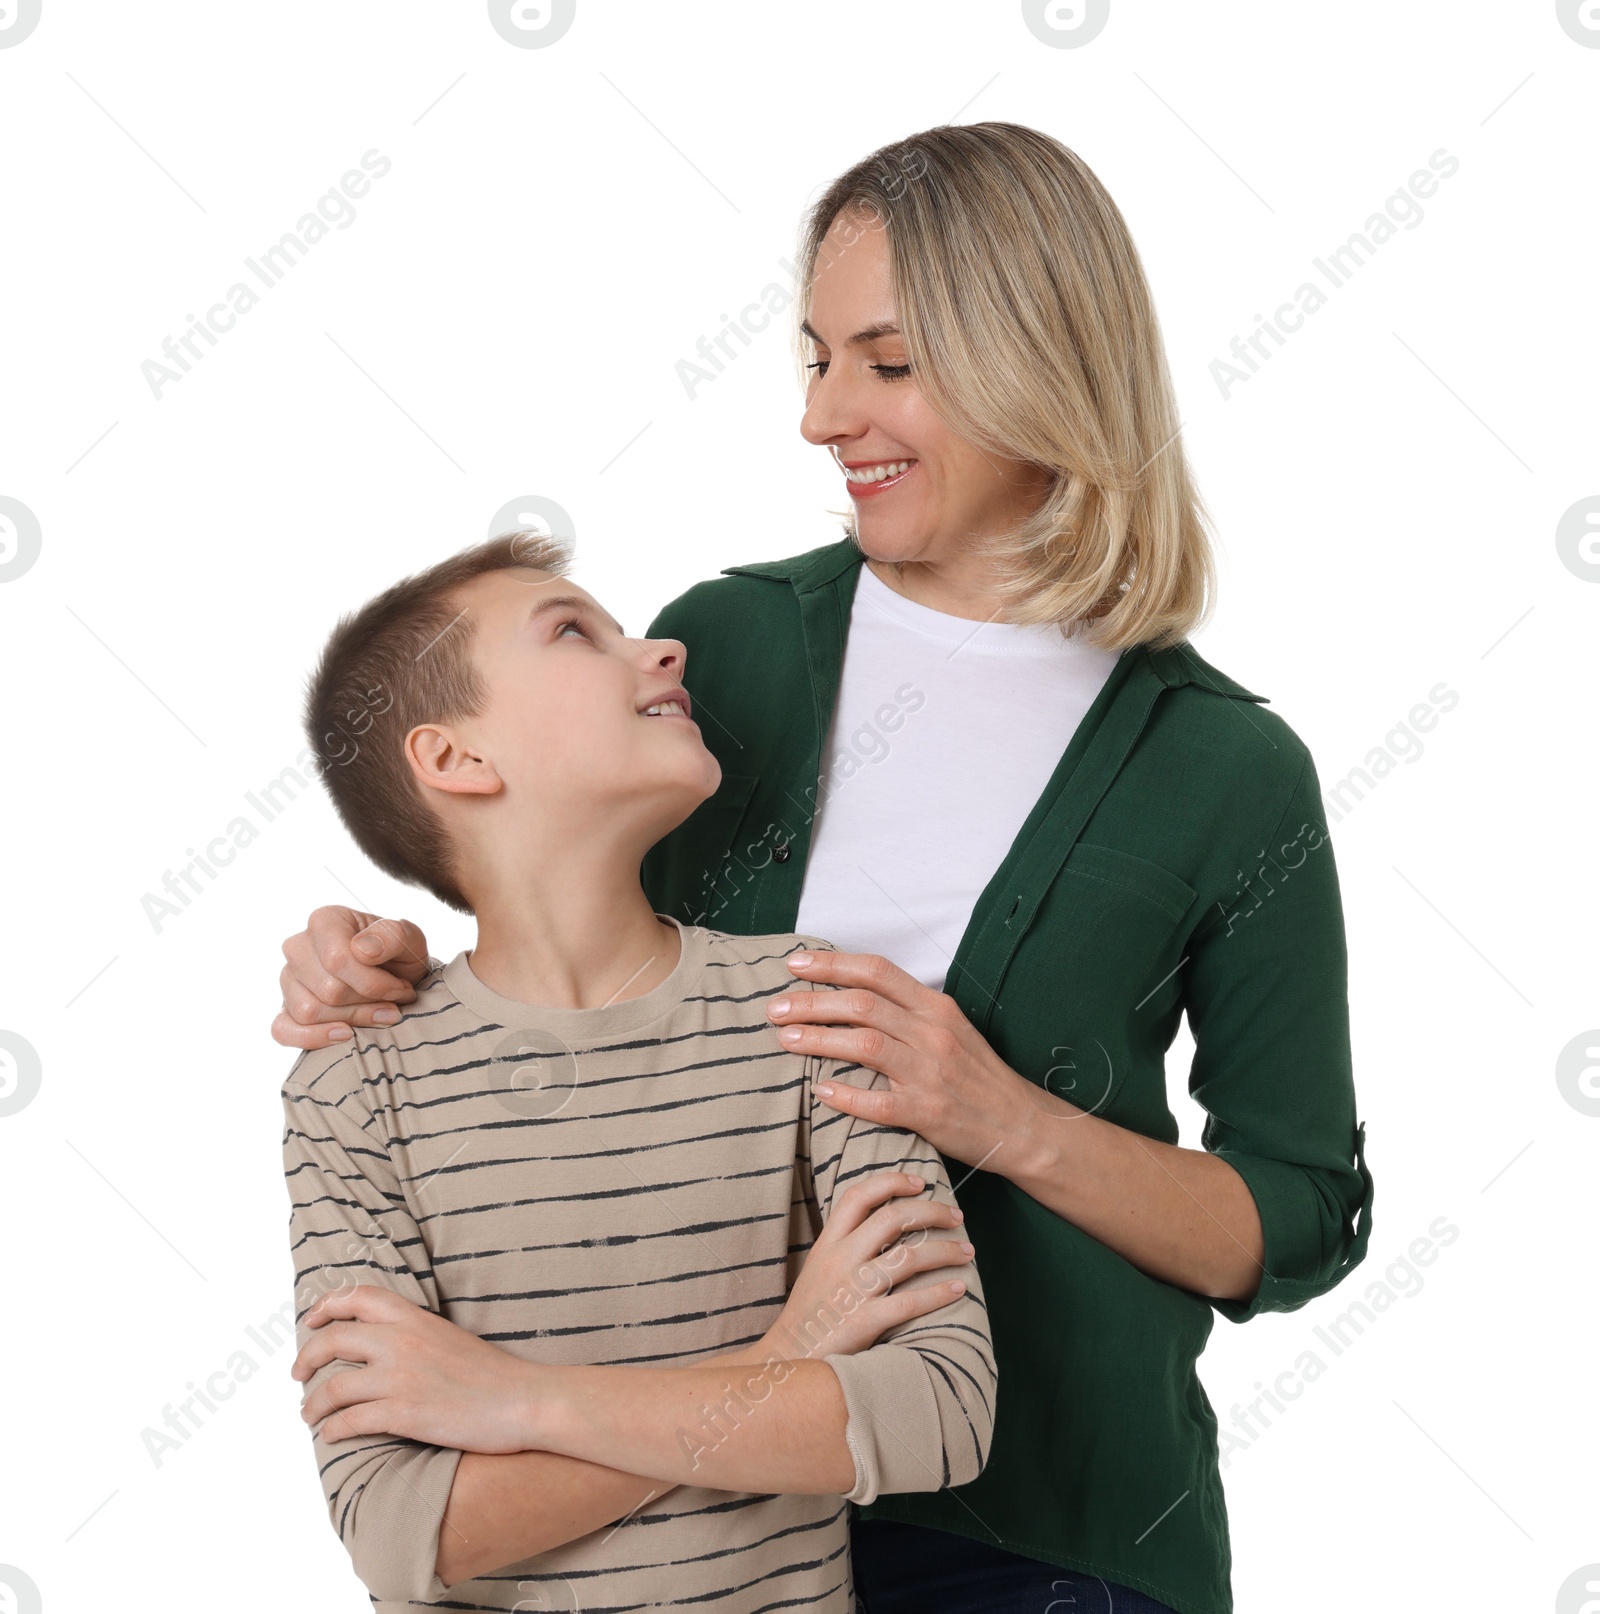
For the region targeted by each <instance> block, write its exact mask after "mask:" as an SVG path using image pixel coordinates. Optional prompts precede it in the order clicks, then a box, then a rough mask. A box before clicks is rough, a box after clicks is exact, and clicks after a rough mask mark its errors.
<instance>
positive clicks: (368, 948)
mask: <svg viewBox="0 0 1600 1614" xmlns="http://www.w3.org/2000/svg"><path fill="white" fill-rule="evenodd" d="M350 945H351V946H352V947H354V948H355V950H356V951H357V952H358V953H360V954H361V956H362V957H363V958H374V957H376V956H377V954H379V953H381V952H382V951H383V944H382V943H381V942H380V941H379V940H378V938H377V937H376V936H357V937H356V939H355V940H354V941H353V942H352V943H351V944H350Z"/></svg>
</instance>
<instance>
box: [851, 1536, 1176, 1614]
mask: <svg viewBox="0 0 1600 1614" xmlns="http://www.w3.org/2000/svg"><path fill="white" fill-rule="evenodd" d="M850 1555H851V1558H852V1560H853V1562H854V1566H855V1579H856V1600H857V1603H856V1606H857V1608H858V1609H859V1610H860V1611H861V1614H928V1611H929V1610H931V1609H936V1610H937V1611H938V1614H1045V1611H1046V1610H1049V1614H1173V1611H1172V1610H1171V1609H1170V1608H1169V1607H1168V1606H1167V1605H1166V1604H1165V1603H1158V1602H1156V1600H1155V1599H1154V1598H1153V1597H1146V1596H1145V1594H1144V1593H1143V1592H1136V1591H1130V1590H1129V1589H1128V1588H1127V1587H1126V1586H1119V1585H1116V1584H1115V1583H1114V1582H1111V1581H1106V1580H1101V1579H1100V1577H1099V1576H1098V1575H1079V1574H1074V1573H1073V1572H1072V1571H1071V1570H1067V1569H1061V1568H1058V1567H1057V1566H1055V1565H1054V1564H1046V1563H1040V1562H1039V1560H1038V1559H1036V1558H1023V1557H1020V1556H1019V1555H1018V1554H1016V1553H1014V1552H1005V1551H1003V1550H1002V1549H1001V1548H999V1547H991V1546H989V1545H987V1544H986V1543H985V1542H982V1541H969V1540H968V1539H967V1538H966V1537H965V1536H958V1535H952V1534H951V1533H950V1532H949V1531H948V1530H930V1529H928V1528H926V1527H925V1526H923V1525H920V1524H901V1523H899V1522H898V1521H896V1520H894V1519H863V1518H861V1517H860V1516H859V1515H853V1516H852V1520H851V1526H850Z"/></svg>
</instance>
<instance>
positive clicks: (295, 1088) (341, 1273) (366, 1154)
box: [282, 1050, 461, 1608]
mask: <svg viewBox="0 0 1600 1614" xmlns="http://www.w3.org/2000/svg"><path fill="white" fill-rule="evenodd" d="M353 1053H354V1051H353V1050H346V1051H345V1053H344V1054H343V1055H342V1056H340V1058H342V1059H344V1060H350V1059H351V1058H352V1057H353ZM340 1058H332V1059H329V1058H323V1059H322V1060H321V1061H320V1064H321V1069H320V1070H319V1069H318V1068H317V1067H315V1066H313V1067H307V1065H306V1063H305V1062H304V1061H302V1063H301V1064H299V1065H297V1066H296V1068H295V1072H294V1074H293V1075H292V1076H291V1077H290V1079H289V1080H288V1081H287V1082H285V1084H284V1087H283V1094H282V1096H283V1108H284V1135H283V1161H284V1175H285V1179H286V1181H287V1184H288V1189H289V1199H290V1206H291V1209H290V1222H289V1226H290V1242H291V1247H292V1251H293V1255H294V1264H295V1275H294V1276H295V1332H296V1339H297V1344H298V1345H304V1344H305V1343H306V1341H307V1340H308V1339H309V1338H310V1337H311V1335H312V1333H313V1332H314V1330H312V1329H310V1328H308V1327H307V1326H306V1323H305V1316H306V1313H307V1311H309V1310H310V1308H311V1306H312V1305H313V1304H314V1303H315V1302H316V1300H317V1299H318V1297H319V1296H320V1295H323V1294H325V1293H327V1292H329V1291H330V1290H335V1289H339V1288H341V1287H345V1286H349V1285H354V1284H370V1285H373V1286H376V1287H381V1288H385V1289H392V1290H393V1291H394V1292H395V1293H396V1294H399V1295H403V1296H404V1297H405V1298H406V1299H407V1300H410V1301H413V1302H415V1303H416V1304H417V1305H419V1306H426V1307H428V1309H429V1310H431V1311H438V1310H439V1304H438V1295H437V1292H436V1289H435V1286H434V1282H433V1274H432V1272H431V1270H430V1269H429V1267H428V1265H427V1259H428V1258H427V1251H426V1248H425V1246H424V1244H423V1242H422V1236H421V1233H420V1231H419V1230H418V1228H417V1225H416V1223H415V1221H413V1219H412V1217H411V1213H410V1211H409V1210H408V1209H407V1207H406V1202H405V1198H404V1195H403V1193H402V1192H401V1188H400V1183H399V1180H398V1176H397V1174H396V1172H395V1169H394V1167H393V1165H392V1163H391V1161H390V1158H389V1153H388V1150H387V1147H386V1146H385V1143H384V1140H383V1138H382V1137H381V1136H377V1137H374V1136H373V1135H372V1133H371V1131H370V1130H368V1127H370V1123H371V1119H372V1118H371V1116H370V1114H368V1115H367V1116H366V1117H365V1120H366V1122H367V1126H364V1125H363V1122H362V1119H361V1118H359V1108H358V1107H359V1103H360V1101H359V1098H358V1097H357V1096H355V1094H354V1093H351V1092H349V1091H347V1090H346V1088H347V1084H346V1082H344V1081H343V1080H341V1079H340V1077H341V1075H342V1073H343V1067H341V1064H340ZM357 1085H359V1084H357ZM353 1106H355V1107H357V1108H356V1109H352V1107H353ZM408 1257H409V1259H408ZM360 1365H361V1364H359V1363H353V1362H348V1361H343V1360H338V1361H333V1362H330V1363H328V1364H327V1365H326V1366H325V1367H323V1368H321V1369H319V1370H318V1371H317V1373H316V1374H315V1375H314V1376H313V1377H312V1379H311V1380H310V1382H309V1383H308V1384H307V1385H306V1390H307V1392H308V1393H309V1391H310V1390H311V1389H312V1388H313V1387H315V1386H316V1385H319V1384H321V1383H322V1382H323V1381H324V1380H325V1379H327V1378H330V1377H331V1376H332V1375H333V1374H335V1373H339V1372H342V1371H344V1370H345V1369H347V1368H351V1367H357V1366H360ZM312 1444H313V1447H314V1449H315V1454H316V1463H317V1471H318V1474H319V1475H320V1476H321V1480H322V1489H323V1495H324V1497H325V1499H326V1501H327V1507H328V1519H329V1522H330V1523H331V1524H332V1525H333V1528H334V1530H335V1531H336V1532H337V1534H338V1536H339V1539H340V1541H342V1542H343V1543H344V1546H345V1549H346V1551H347V1552H348V1553H349V1554H350V1560H351V1563H352V1565H353V1566H354V1568H355V1572H356V1574H357V1575H359V1576H360V1577H361V1580H362V1581H363V1582H364V1584H365V1585H366V1587H367V1589H368V1591H370V1592H371V1593H372V1596H373V1600H374V1602H375V1603H376V1604H377V1606H378V1607H380V1608H384V1607H388V1606H390V1605H394V1606H406V1605H409V1604H411V1603H413V1602H422V1601H430V1600H432V1599H435V1598H439V1597H443V1596H444V1595H445V1594H446V1591H447V1588H446V1587H445V1585H444V1583H443V1582H442V1581H441V1580H440V1579H439V1578H438V1575H437V1573H436V1572H435V1567H434V1566H435V1562H436V1559H437V1557H438V1546H439V1528H440V1523H441V1521H442V1520H443V1518H444V1511H445V1504H446V1503H447V1502H448V1501H449V1498H450V1489H451V1486H452V1485H453V1484H454V1482H455V1473H456V1467H457V1464H458V1463H459V1462H460V1460H461V1453H460V1452H459V1451H451V1450H447V1449H445V1448H442V1447H439V1446H428V1445H424V1444H422V1443H421V1442H418V1441H414V1440H400V1439H396V1438H394V1437H392V1436H388V1435H382V1436H373V1435H358V1436H353V1437H351V1438H349V1439H346V1440H327V1439H325V1438H324V1437H323V1435H322V1433H321V1431H320V1429H319V1430H318V1431H317V1432H316V1433H315V1434H314V1435H313V1437H312Z"/></svg>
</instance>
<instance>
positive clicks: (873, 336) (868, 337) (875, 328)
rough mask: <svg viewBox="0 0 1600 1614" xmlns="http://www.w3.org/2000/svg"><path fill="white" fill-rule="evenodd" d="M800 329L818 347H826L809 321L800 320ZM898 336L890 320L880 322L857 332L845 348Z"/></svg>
mask: <svg viewBox="0 0 1600 1614" xmlns="http://www.w3.org/2000/svg"><path fill="white" fill-rule="evenodd" d="M800 329H801V330H802V331H804V332H805V334H806V335H807V336H809V337H810V338H811V340H812V341H813V342H815V343H816V344H817V346H818V347H826V346H827V345H828V344H827V343H826V342H824V341H823V340H822V338H821V337H820V336H818V335H817V333H816V332H815V331H814V330H812V329H811V322H810V321H809V320H802V321H801V324H800ZM898 335H900V327H899V326H898V325H897V324H895V322H894V321H893V320H892V319H886V320H880V321H879V322H878V323H877V324H876V325H869V326H868V327H867V328H866V329H865V330H864V331H857V332H856V334H855V335H854V336H852V337H850V338H849V339H848V340H847V341H846V342H845V346H846V347H860V346H861V345H862V344H864V343H866V342H876V341H877V340H878V339H879V337H883V336H898Z"/></svg>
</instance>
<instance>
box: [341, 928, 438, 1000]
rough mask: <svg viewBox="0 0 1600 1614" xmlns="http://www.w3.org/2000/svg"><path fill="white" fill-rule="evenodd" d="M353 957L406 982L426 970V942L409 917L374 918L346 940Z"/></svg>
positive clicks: (419, 978) (408, 983)
mask: <svg viewBox="0 0 1600 1614" xmlns="http://www.w3.org/2000/svg"><path fill="white" fill-rule="evenodd" d="M350 950H351V952H352V953H354V954H355V956H356V958H357V960H358V961H359V962H360V963H362V964H365V965H370V966H372V967H374V968H376V967H377V966H379V965H382V966H384V967H385V969H386V970H387V971H388V973H389V974H391V975H395V976H398V977H399V978H400V979H401V980H402V981H404V982H405V983H406V984H407V985H410V984H412V983H414V982H416V981H420V980H421V979H422V977H423V976H424V975H426V974H427V973H428V942H427V938H426V937H425V936H424V935H423V934H422V931H421V929H420V928H419V927H418V926H416V925H414V924H412V922H411V921H410V920H409V919H374V920H373V921H372V922H371V923H370V924H369V925H367V927H366V928H365V929H364V930H362V931H361V932H359V934H357V935H356V937H355V938H354V939H353V940H352V942H351V944H350Z"/></svg>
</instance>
